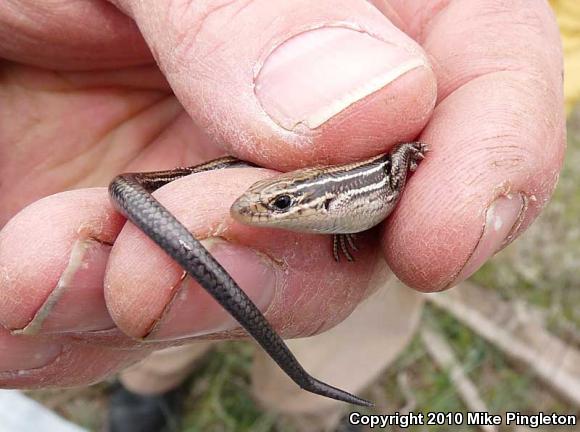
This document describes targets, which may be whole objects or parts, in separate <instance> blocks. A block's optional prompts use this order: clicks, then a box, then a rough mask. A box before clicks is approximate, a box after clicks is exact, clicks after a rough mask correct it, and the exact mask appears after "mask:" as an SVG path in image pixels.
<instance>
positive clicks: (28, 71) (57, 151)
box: [0, 65, 195, 226]
mask: <svg viewBox="0 0 580 432" xmlns="http://www.w3.org/2000/svg"><path fill="white" fill-rule="evenodd" d="M131 76H134V81H133V80H131ZM128 78H129V79H128ZM133 82H137V83H138V84H139V85H134V84H133ZM127 83H129V84H127ZM0 94H2V97H1V99H2V100H3V101H5V102H4V103H3V104H2V105H0V124H2V127H1V128H0V195H1V196H2V202H3V205H2V207H1V209H0V226H2V225H4V224H5V223H6V222H7V221H8V219H10V217H11V216H13V215H14V214H15V213H16V212H17V211H18V210H20V209H21V208H23V207H24V206H26V205H27V204H29V203H31V202H33V201H35V200H37V199H39V198H41V197H44V196H47V195H50V194H54V193H57V192H60V191H64V190H68V189H75V188H80V187H92V186H103V185H106V183H107V181H108V180H110V179H111V177H112V176H113V175H114V174H116V173H118V172H120V171H123V170H126V169H128V168H133V167H138V168H139V169H156V168H160V167H164V166H174V165H176V164H181V163H186V162H187V161H188V160H190V159H191V157H190V156H189V153H190V152H192V151H193V150H192V145H191V141H192V140H193V135H195V134H194V128H193V125H192V124H191V123H190V121H189V120H187V116H186V115H184V114H183V111H182V109H181V107H180V106H179V103H178V102H177V101H176V100H175V97H174V96H173V95H172V94H171V92H170V91H169V90H168V89H167V85H166V84H165V82H164V81H163V79H162V78H161V75H160V74H159V72H158V71H157V70H156V68H155V67H154V66H151V67H145V68H132V69H126V70H124V71H123V70H122V71H117V72H116V73H115V75H114V76H111V74H110V73H107V72H101V71H97V72H82V73H55V72H52V71H48V70H42V69H37V68H31V67H25V66H17V65H8V66H7V67H5V68H4V73H3V79H2V84H1V87H0ZM168 140H169V141H171V145H166V144H168ZM161 144H163V151H160V150H161V147H162V146H161ZM153 161H154V162H153Z"/></svg>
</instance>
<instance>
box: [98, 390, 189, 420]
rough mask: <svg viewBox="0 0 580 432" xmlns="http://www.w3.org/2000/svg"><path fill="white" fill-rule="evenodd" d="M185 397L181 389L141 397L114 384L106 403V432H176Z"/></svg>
mask: <svg viewBox="0 0 580 432" xmlns="http://www.w3.org/2000/svg"><path fill="white" fill-rule="evenodd" d="M184 397H185V394H184V390H183V388H182V387H180V388H177V389H175V390H171V391H169V392H167V393H163V394H160V395H154V396H142V395H139V394H137V393H133V392H131V391H129V390H127V389H126V388H125V387H123V386H122V385H121V384H116V386H115V388H114V389H113V392H112V393H111V397H110V399H109V418H108V429H107V431H108V432H177V431H178V430H179V425H180V419H181V414H182V408H183V399H184Z"/></svg>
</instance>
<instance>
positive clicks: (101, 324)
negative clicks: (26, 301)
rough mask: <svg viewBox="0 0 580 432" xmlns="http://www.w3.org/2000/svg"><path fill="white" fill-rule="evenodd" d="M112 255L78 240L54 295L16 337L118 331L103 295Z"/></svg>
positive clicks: (104, 247)
mask: <svg viewBox="0 0 580 432" xmlns="http://www.w3.org/2000/svg"><path fill="white" fill-rule="evenodd" d="M110 252H111V246H110V245H105V244H102V243H100V242H98V241H95V240H92V239H80V240H77V241H76V242H75V244H74V245H73V247H72V248H71V253H70V258H69V262H68V265H67V266H66V268H65V269H64V270H63V272H62V274H61V277H60V278H59V280H58V283H57V284H56V286H55V287H54V289H53V291H52V292H51V293H50V295H49V296H48V297H47V299H46V300H45V302H44V303H43V304H42V305H41V306H40V308H39V309H38V311H37V312H36V314H35V316H34V318H33V320H32V321H31V322H30V323H29V324H28V325H27V326H26V327H25V328H23V329H20V330H16V331H14V332H13V333H17V334H30V335H33V334H37V333H41V334H64V333H75V332H89V331H100V330H106V329H110V328H113V327H115V324H114V322H113V320H112V318H111V316H110V315H109V313H108V310H107V306H106V304H105V298H104V294H103V278H104V275H105V269H106V267H107V260H108V259H109V254H110ZM78 305H83V306H82V307H78Z"/></svg>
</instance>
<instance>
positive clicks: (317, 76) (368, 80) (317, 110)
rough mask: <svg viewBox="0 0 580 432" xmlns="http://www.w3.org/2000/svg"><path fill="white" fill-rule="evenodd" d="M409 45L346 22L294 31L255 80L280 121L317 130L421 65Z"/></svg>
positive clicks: (258, 92) (421, 60)
mask: <svg viewBox="0 0 580 432" xmlns="http://www.w3.org/2000/svg"><path fill="white" fill-rule="evenodd" d="M425 64H426V61H425V59H424V58H423V57H422V56H421V55H420V54H419V53H418V52H413V51H411V50H410V49H409V48H407V49H405V48H403V47H401V46H399V45H396V44H394V43H388V42H385V41H382V40H380V39H377V38H376V37H374V36H371V35H370V34H369V33H365V32H363V31H357V30H353V29H349V28H345V27H323V28H318V29H314V30H310V31H307V32H304V33H301V34H299V35H297V36H294V37H292V38H290V39H288V40H287V41H285V42H284V43H282V44H281V45H280V46H278V47H277V48H276V49H275V50H274V51H273V52H272V54H270V56H269V57H268V58H267V59H266V60H265V62H264V64H263V65H262V67H261V69H260V71H259V72H258V75H257V77H256V80H255V92H256V95H257V98H258V100H259V101H260V103H261V105H262V107H263V109H264V110H265V111H266V113H268V115H269V116H270V117H271V118H272V119H273V120H274V121H275V122H276V123H278V124H279V125H280V126H282V127H283V128H285V129H287V130H293V129H294V128H295V127H296V126H297V125H300V124H302V125H306V126H307V127H308V128H310V129H315V128H317V127H318V126H320V125H322V124H323V123H325V122H326V121H328V120H329V119H331V118H332V117H333V116H335V115H336V114H338V113H340V112H341V111H342V110H344V109H345V108H347V107H348V106H350V105H352V104H353V103H355V102H357V101H359V100H361V99H363V98H364V97H366V96H368V95H370V94H371V93H374V92H376V91H377V90H379V89H381V88H383V87H385V86H386V85H387V84H389V83H390V82H392V81H394V80H396V79H397V78H398V77H400V76H401V75H403V74H405V73H406V72H408V71H410V70H412V69H415V68H417V67H421V66H425Z"/></svg>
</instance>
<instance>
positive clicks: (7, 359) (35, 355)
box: [0, 336, 62, 372]
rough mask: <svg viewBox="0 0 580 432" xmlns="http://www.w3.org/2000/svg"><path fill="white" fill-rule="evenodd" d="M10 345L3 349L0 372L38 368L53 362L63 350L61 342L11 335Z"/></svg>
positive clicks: (0, 357)
mask: <svg viewBox="0 0 580 432" xmlns="http://www.w3.org/2000/svg"><path fill="white" fill-rule="evenodd" d="M0 346H2V344H0ZM9 347H10V348H9V349H8V348H5V349H2V355H1V356H0V372H18V371H25V370H31V369H38V368H41V367H44V366H47V365H49V364H50V363H52V362H53V361H54V360H56V358H57V357H58V356H59V355H60V353H61V352H62V345H60V344H55V343H52V342H40V341H38V340H37V339H36V338H28V337H19V336H13V337H12V336H11V337H10V340H9Z"/></svg>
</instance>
